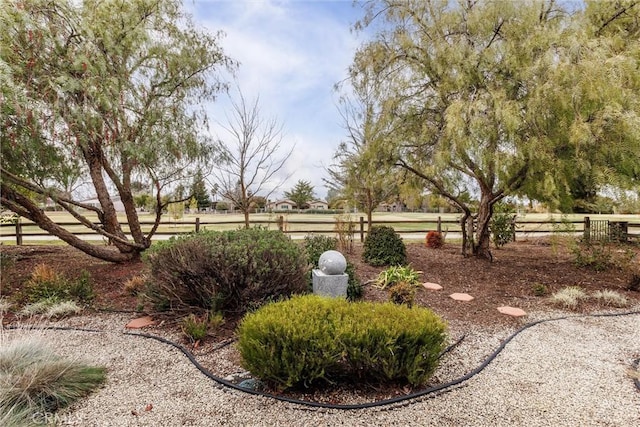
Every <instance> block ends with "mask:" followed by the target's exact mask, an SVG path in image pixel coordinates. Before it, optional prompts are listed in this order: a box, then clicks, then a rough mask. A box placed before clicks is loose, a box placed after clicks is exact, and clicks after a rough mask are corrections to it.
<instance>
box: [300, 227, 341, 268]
mask: <svg viewBox="0 0 640 427" xmlns="http://www.w3.org/2000/svg"><path fill="white" fill-rule="evenodd" d="M337 247H338V240H337V239H336V238H334V237H329V236H323V235H320V234H318V235H313V234H309V235H307V236H305V238H304V250H305V253H306V254H307V262H308V263H309V265H310V266H311V267H312V268H317V267H318V260H319V259H320V255H322V254H323V253H325V252H326V251H331V250H335V249H336V248H337Z"/></svg>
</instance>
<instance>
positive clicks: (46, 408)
mask: <svg viewBox="0 0 640 427" xmlns="http://www.w3.org/2000/svg"><path fill="white" fill-rule="evenodd" d="M0 332H2V331H0ZM105 374H106V371H105V369H104V368H101V367H94V366H88V365H85V364H82V363H79V362H78V361H76V360H72V359H65V358H62V357H59V356H57V355H56V354H55V353H53V351H51V349H50V348H48V346H47V345H46V344H45V343H44V342H43V340H42V339H38V337H37V336H18V337H14V338H13V339H11V338H9V336H8V334H7V332H6V331H5V332H2V333H0V425H3V426H7V425H16V426H17V425H30V423H31V424H33V423H34V422H35V418H37V416H38V414H51V413H54V412H56V411H57V410H58V409H61V408H64V407H66V406H68V405H70V404H71V403H73V402H75V401H76V400H78V399H80V398H82V397H84V396H86V395H88V394H89V393H91V391H93V390H94V389H95V388H97V387H98V386H99V385H100V384H102V383H103V382H104V380H105Z"/></svg>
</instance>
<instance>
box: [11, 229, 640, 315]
mask: <svg viewBox="0 0 640 427" xmlns="http://www.w3.org/2000/svg"><path fill="white" fill-rule="evenodd" d="M628 249H631V250H634V251H635V252H636V253H637V254H640V249H639V248H638V247H637V246H635V247H633V246H626V247H621V248H616V249H613V251H614V253H615V252H616V251H620V252H621V251H624V250H628ZM0 251H1V252H3V261H4V260H5V259H9V260H10V262H8V263H6V262H5V265H3V266H2V267H3V268H2V276H1V282H0V283H1V284H0V295H3V296H10V295H12V294H13V293H15V292H16V291H18V290H19V289H20V288H21V286H22V285H23V284H24V282H25V281H26V280H27V279H28V278H29V275H30V274H31V271H32V270H33V269H34V267H35V266H36V265H38V264H41V263H45V264H47V265H49V266H51V267H53V268H54V269H55V270H56V271H58V272H60V273H63V274H65V275H66V276H67V277H68V278H76V277H79V276H80V275H81V274H82V272H83V271H87V272H89V274H90V275H91V277H92V279H93V283H94V288H95V290H96V300H95V302H94V306H95V307H96V308H99V309H107V310H125V311H127V310H135V309H136V307H137V300H136V298H135V297H133V296H131V295H129V294H127V293H126V292H124V289H123V284H124V283H125V282H126V281H127V280H128V279H129V278H131V277H133V276H136V275H139V274H142V273H144V272H145V264H144V263H143V262H132V263H127V264H113V263H109V262H105V261H101V260H98V259H95V258H92V257H90V256H88V255H85V254H84V253H82V252H80V251H79V250H77V249H74V248H72V247H68V246H0ZM407 255H408V258H409V262H410V265H411V266H412V267H413V268H414V269H415V270H419V271H422V280H423V281H428V282H435V283H439V284H440V285H442V286H443V287H444V289H443V290H442V291H426V290H420V291H419V292H418V293H417V295H416V304H417V305H420V306H425V307H429V308H431V309H432V310H434V311H435V312H436V313H437V314H439V315H440V316H442V317H443V318H444V319H446V320H459V321H464V322H471V323H473V324H477V325H497V324H504V323H509V322H511V323H513V319H511V318H509V317H508V316H505V315H503V314H501V313H499V312H498V311H497V307H499V306H503V305H509V306H514V307H519V308H522V309H524V310H525V311H543V310H549V309H552V308H554V307H553V306H552V305H551V304H550V302H549V299H548V298H546V297H545V296H537V295H536V294H535V292H534V289H535V288H540V287H541V285H543V286H544V287H545V288H546V289H547V291H548V293H547V295H550V294H552V293H554V292H556V291H557V290H559V289H561V288H564V287H566V286H580V287H582V288H583V289H584V290H586V291H587V292H593V291H596V290H604V289H611V290H615V291H618V292H620V293H622V294H624V295H625V296H627V297H628V298H629V299H630V300H631V301H632V304H634V301H635V302H640V292H636V291H631V290H628V289H627V287H628V284H629V280H630V274H629V273H628V272H627V271H621V270H620V269H615V268H613V269H609V270H607V271H604V272H595V271H593V270H591V269H588V268H578V267H576V266H575V265H574V263H573V257H572V255H571V254H570V252H569V251H568V250H567V249H566V248H564V247H562V246H559V247H558V246H552V245H550V244H549V243H548V242H547V241H545V240H536V241H523V242H516V243H512V244H509V245H507V246H505V247H504V248H502V249H499V250H496V249H494V250H493V258H494V259H493V262H488V261H484V260H479V259H476V258H472V257H470V258H464V257H462V256H461V255H460V247H459V245H456V244H446V245H445V246H444V247H443V248H440V249H430V248H427V247H425V246H424V245H422V244H408V245H407ZM346 256H347V258H348V259H349V260H350V261H351V262H352V263H354V264H355V266H356V272H357V274H358V277H359V278H360V280H361V282H364V283H366V282H369V284H367V285H366V286H365V299H366V300H374V301H381V300H387V294H386V291H383V290H380V289H378V288H376V287H375V286H373V285H372V283H371V282H372V281H373V280H374V279H375V278H376V277H377V275H378V273H379V272H380V271H382V270H383V268H382V267H371V266H369V265H367V264H365V263H364V262H362V260H361V259H362V245H361V244H356V245H355V246H354V248H353V251H352V253H350V254H346ZM639 258H640V256H636V258H635V259H634V260H633V262H635V263H638V262H639V261H638V259H639ZM454 292H462V293H468V294H470V295H472V296H473V297H474V298H475V299H474V300H473V301H472V302H470V303H464V302H462V303H461V302H457V301H454V300H453V299H451V298H449V297H448V295H449V294H451V293H454ZM594 304H595V303H591V304H589V303H587V304H585V305H583V306H582V307H581V310H582V311H590V310H594V309H597V308H598V307H597V306H595V305H594Z"/></svg>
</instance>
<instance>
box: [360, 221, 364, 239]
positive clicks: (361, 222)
mask: <svg viewBox="0 0 640 427" xmlns="http://www.w3.org/2000/svg"><path fill="white" fill-rule="evenodd" d="M362 242H364V217H363V216H361V217H360V243H362Z"/></svg>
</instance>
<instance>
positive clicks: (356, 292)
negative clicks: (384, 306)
mask: <svg viewBox="0 0 640 427" xmlns="http://www.w3.org/2000/svg"><path fill="white" fill-rule="evenodd" d="M345 273H347V275H348V276H349V282H348V284H347V300H348V301H357V300H359V299H360V298H362V295H363V294H364V289H363V288H362V283H360V279H359V278H358V275H357V274H356V267H355V266H354V265H353V264H352V263H350V262H349V261H347V269H346V270H345Z"/></svg>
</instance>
